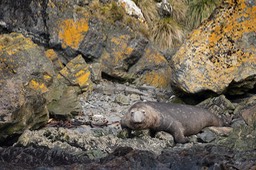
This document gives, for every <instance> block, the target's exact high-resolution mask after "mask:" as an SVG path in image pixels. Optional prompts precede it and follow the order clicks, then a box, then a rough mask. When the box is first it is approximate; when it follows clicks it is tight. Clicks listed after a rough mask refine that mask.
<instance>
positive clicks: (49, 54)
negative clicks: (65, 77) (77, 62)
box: [45, 49, 58, 61]
mask: <svg viewBox="0 0 256 170" xmlns="http://www.w3.org/2000/svg"><path fill="white" fill-rule="evenodd" d="M45 55H46V57H48V58H49V59H50V60H51V61H54V60H56V59H57V58H58V57H57V54H56V53H55V51H54V50H53V49H49V50H47V51H45Z"/></svg>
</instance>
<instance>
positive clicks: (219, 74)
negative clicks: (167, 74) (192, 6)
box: [171, 0, 256, 94]
mask: <svg viewBox="0 0 256 170" xmlns="http://www.w3.org/2000/svg"><path fill="white" fill-rule="evenodd" d="M255 8H256V4H255V2H254V1H247V0H235V1H225V3H224V4H222V6H221V7H219V8H218V9H217V10H215V12H214V13H213V15H212V16H211V17H210V19H208V20H207V21H206V22H204V23H203V24H202V25H201V26H200V27H199V28H198V29H196V30H194V31H193V32H192V33H191V35H190V36H189V38H188V40H186V42H185V43H184V44H183V45H182V47H181V48H180V49H179V51H178V52H177V53H176V54H175V55H174V56H173V58H172V61H171V64H172V77H173V79H172V83H173V85H174V86H175V87H176V88H178V89H180V90H182V91H184V92H186V93H198V92H203V91H213V92H215V93H218V94H220V93H224V92H226V93H229V94H243V93H244V92H246V91H248V90H250V89H252V88H254V85H255V83H256V61H255V57H256V42H255V39H256V34H255V31H256V10H255Z"/></svg>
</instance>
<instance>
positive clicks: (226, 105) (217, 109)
mask: <svg viewBox="0 0 256 170" xmlns="http://www.w3.org/2000/svg"><path fill="white" fill-rule="evenodd" d="M197 106H199V107H203V108H205V109H208V110H209V111H211V112H212V113H215V114H217V115H221V114H232V113H233V112H234V110H235V106H234V104H232V103H231V101H229V100H228V99H227V98H226V97H225V96H224V95H220V96H218V97H212V98H208V99H206V100H204V101H202V102H201V103H199V104H197Z"/></svg>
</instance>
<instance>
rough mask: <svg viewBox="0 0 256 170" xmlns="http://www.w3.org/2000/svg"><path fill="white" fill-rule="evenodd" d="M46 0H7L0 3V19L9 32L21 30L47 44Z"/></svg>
mask: <svg viewBox="0 0 256 170" xmlns="http://www.w3.org/2000/svg"><path fill="white" fill-rule="evenodd" d="M46 7H47V1H31V0H24V1H22V2H21V1H15V2H14V3H13V2H10V1H8V0H4V1H1V3H0V9H2V10H1V11H0V16H1V17H0V21H1V22H3V23H4V25H5V28H7V29H8V30H9V31H10V32H15V31H16V32H21V33H22V34H24V35H30V36H32V37H33V39H34V40H35V41H38V42H41V43H42V44H47V43H48V42H47V41H48V35H47V29H48V28H47V26H46V25H45V21H46V20H47V15H46V13H45V10H44V9H46Z"/></svg>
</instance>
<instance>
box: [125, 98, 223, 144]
mask: <svg viewBox="0 0 256 170" xmlns="http://www.w3.org/2000/svg"><path fill="white" fill-rule="evenodd" d="M222 124H223V123H222V121H221V119H220V118H218V117H217V116H216V115H214V114H212V113H210V112H209V111H207V110H205V109H202V108H199V107H196V106H190V105H182V104H172V103H159V102H137V103H135V104H134V105H132V106H131V107H130V109H129V110H128V112H127V113H126V114H125V115H124V117H123V118H122V119H121V126H122V128H128V129H132V130H142V129H150V130H151V131H153V132H157V131H165V132H168V133H170V134H171V135H172V136H173V137H174V140H175V142H178V143H186V142H188V139H187V138H186V137H185V136H189V135H193V134H197V133H198V132H200V131H201V130H202V129H203V128H205V127H208V126H222Z"/></svg>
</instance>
